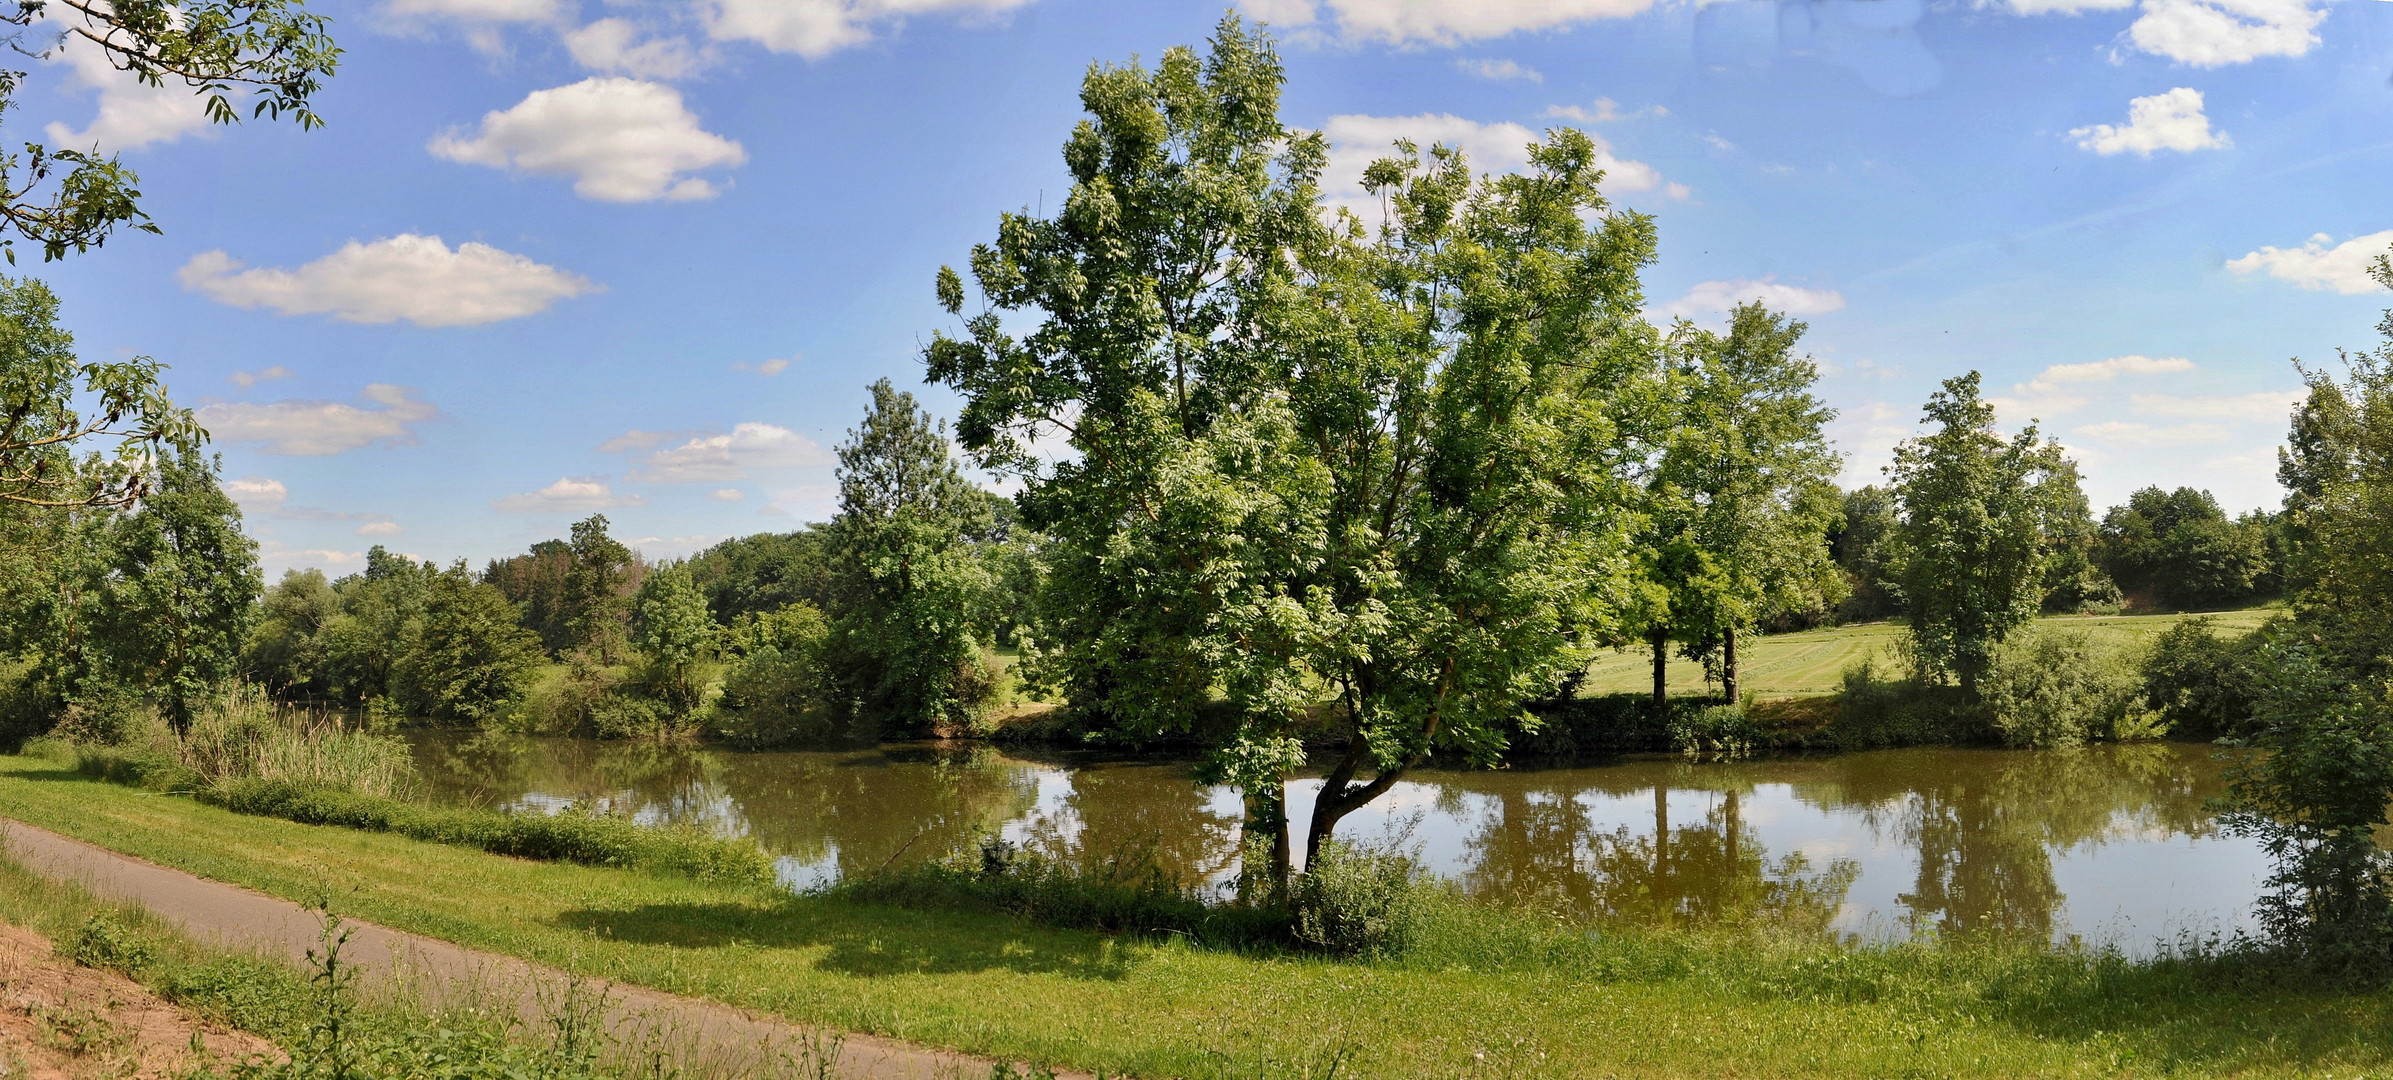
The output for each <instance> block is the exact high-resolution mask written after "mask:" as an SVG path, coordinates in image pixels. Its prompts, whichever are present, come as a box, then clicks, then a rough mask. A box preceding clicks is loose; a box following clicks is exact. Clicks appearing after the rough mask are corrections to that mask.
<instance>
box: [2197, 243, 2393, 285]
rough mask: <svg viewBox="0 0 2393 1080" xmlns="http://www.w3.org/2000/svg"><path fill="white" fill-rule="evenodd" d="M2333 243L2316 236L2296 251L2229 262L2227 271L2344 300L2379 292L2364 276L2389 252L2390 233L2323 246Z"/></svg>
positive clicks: (2265, 252)
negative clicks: (2258, 274) (2261, 274)
mask: <svg viewBox="0 0 2393 1080" xmlns="http://www.w3.org/2000/svg"><path fill="white" fill-rule="evenodd" d="M2334 243H2335V238H2334V237H2332V236H2329V235H2327V234H2325V233H2319V234H2318V235H2316V236H2313V237H2311V238H2310V242H2309V243H2306V244H2303V245H2302V246H2300V247H2297V248H2274V247H2264V248H2261V249H2260V250H2258V251H2255V252H2252V253H2251V254H2249V255H2246V256H2244V257H2243V258H2240V259H2229V260H2227V269H2229V270H2233V271H2235V272H2236V273H2238V274H2250V273H2254V272H2256V271H2266V272H2267V273H2268V276H2270V277H2273V278H2277V279H2280V280H2283V281H2290V282H2293V283H2294V284H2296V285H2299V286H2301V287H2302V288H2305V289H2322V290H2323V289H2333V290H2334V291H2336V292H2339V293H2342V294H2343V295H2345V296H2358V295H2360V294H2362V293H2369V292H2375V291H2376V290H2377V289H2378V288H2380V286H2378V285H2377V283H2376V279H2375V278H2372V277H2369V276H2368V268H2369V267H2371V266H2373V265H2375V263H2376V260H2377V258H2378V257H2380V256H2382V255H2384V254H2385V253H2386V249H2387V248H2393V229H2387V230H2385V231H2384V232H2379V233H2369V234H2368V235H2366V236H2355V237H2353V238H2351V239H2349V240H2346V241H2344V242H2342V243H2340V244H2335V246H2334V247H2328V246H2327V245H2328V244H2334Z"/></svg>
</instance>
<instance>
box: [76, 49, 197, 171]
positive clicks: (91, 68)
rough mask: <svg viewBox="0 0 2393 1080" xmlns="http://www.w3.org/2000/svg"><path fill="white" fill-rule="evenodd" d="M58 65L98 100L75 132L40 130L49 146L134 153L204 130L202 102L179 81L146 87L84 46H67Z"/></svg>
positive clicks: (106, 57) (99, 52) (96, 52)
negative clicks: (84, 124) (97, 105)
mask: <svg viewBox="0 0 2393 1080" xmlns="http://www.w3.org/2000/svg"><path fill="white" fill-rule="evenodd" d="M58 58H59V60H60V61H61V62H63V63H65V64H66V65H67V66H68V67H69V68H71V69H73V71H74V73H75V83H76V85H78V86H81V87H83V88H84V89H86V90H93V91H97V92H98V93H99V95H100V111H99V114H98V115H96V116H94V117H93V118H92V121H91V124H90V125H89V126H87V127H85V128H84V129H83V130H81V131H76V130H74V129H73V128H70V127H68V126H66V125H65V124H62V123H56V122H53V123H51V124H50V125H49V126H48V127H47V128H44V129H43V133H44V134H46V135H48V136H49V137H50V141H51V142H52V143H55V144H57V145H59V146H62V147H66V148H70V149H79V150H81V149H90V148H91V147H93V146H97V147H99V148H100V149H102V150H105V151H109V152H115V151H118V150H138V149H140V148H142V147H144V146H148V145H149V144H151V143H159V142H173V141H174V140H176V139H180V138H182V137H183V136H185V135H189V134H191V133H192V132H194V131H199V130H202V129H204V128H206V127H207V126H208V114H207V113H206V112H205V111H204V109H205V105H206V101H207V99H206V98H205V97H203V96H201V95H198V94H195V93H193V92H192V91H191V88H190V87H187V86H184V85H183V84H182V82H181V81H180V80H177V79H168V80H166V85H164V86H150V85H147V84H145V83H143V82H142V81H141V80H140V79H138V78H135V77H134V76H133V75H131V74H130V73H127V72H123V71H119V70H117V69H116V65H114V64H111V63H109V62H108V54H107V53H105V52H102V51H101V50H99V49H97V48H93V47H91V45H90V44H89V43H88V42H83V41H73V40H70V41H69V42H67V44H66V45H65V47H63V48H61V49H60V50H59V57H58Z"/></svg>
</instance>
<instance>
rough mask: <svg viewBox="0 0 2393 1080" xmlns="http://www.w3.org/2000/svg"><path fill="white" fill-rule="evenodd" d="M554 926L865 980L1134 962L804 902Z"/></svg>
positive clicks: (1087, 942)
mask: <svg viewBox="0 0 2393 1080" xmlns="http://www.w3.org/2000/svg"><path fill="white" fill-rule="evenodd" d="M556 923H557V925H559V926H562V927H566V928H569V929H573V930H579V931H581V932H583V933H588V934H593V935H596V936H600V937H605V938H611V939H613V940H616V941H624V942H631V943H634V944H641V945H662V946H668V947H671V948H677V949H717V948H724V947H727V946H734V945H737V946H743V947H746V948H751V949H788V950H793V951H808V952H815V955H814V956H813V957H812V958H811V962H812V964H813V966H814V967H816V968H820V969H822V970H826V971H836V972H840V973H842V974H847V975H856V976H861V977H865V978H879V977H884V976H891V975H945V974H963V973H970V972H980V971H1007V972H1014V973H1017V974H1026V975H1064V976H1068V977H1071V978H1077V979H1105V980H1112V979H1121V978H1124V977H1126V976H1127V975H1128V974H1129V973H1130V967H1131V965H1132V963H1133V962H1134V958H1133V957H1132V956H1130V955H1127V950H1125V949H1123V948H1122V947H1121V946H1120V945H1119V944H1118V943H1116V942H1114V941H1112V940H1110V939H1107V938H1105V937H1102V936H1100V935H1096V934H1089V933H1077V932H1072V931H1057V930H1048V929H1044V928H1041V927H1034V926H1028V925H1025V924H1023V923H1021V922H1018V921H1015V920H1012V919H1008V918H1004V917H1002V916H994V915H984V914H976V913H958V912H916V911H907V910H902V909H896V908H882V907H871V906H864V905H848V904H840V903H837V902H835V901H824V900H817V899H812V898H804V897H799V898H792V899H790V900H788V901H785V902H780V903H775V904H765V905H759V904H739V903H720V904H704V903H681V904H648V905H643V906H640V907H635V908H630V909H595V908H590V909H577V910H572V911H566V912H561V913H559V914H558V916H557V918H556ZM817 950H819V951H818V952H817Z"/></svg>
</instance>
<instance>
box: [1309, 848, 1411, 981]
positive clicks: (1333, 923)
mask: <svg viewBox="0 0 2393 1080" xmlns="http://www.w3.org/2000/svg"><path fill="white" fill-rule="evenodd" d="M1433 889H1434V886H1432V885H1431V884H1430V882H1429V879H1428V877H1427V876H1426V875H1425V874H1423V873H1422V871H1421V868H1420V865H1419V864H1418V863H1416V862H1414V861H1413V860H1412V859H1410V858H1407V857H1406V856H1404V855H1401V854H1398V853H1395V852H1387V851H1369V850H1365V849H1361V848H1356V847H1350V846H1348V845H1345V844H1340V843H1338V842H1336V841H1331V842H1329V843H1326V844H1323V845H1322V847H1321V854H1320V855H1319V857H1317V858H1315V859H1314V860H1313V862H1312V864H1311V865H1308V866H1307V867H1305V872H1304V874H1303V875H1302V876H1300V877H1298V878H1297V879H1296V882H1295V884H1294V886H1293V888H1292V889H1291V890H1290V891H1291V893H1292V894H1293V895H1292V897H1291V899H1292V901H1293V907H1294V908H1295V916H1296V940H1297V941H1299V942H1301V943H1303V944H1305V945H1308V946H1311V947H1313V948H1316V949H1319V950H1321V951H1323V952H1327V953H1330V954H1332V955H1336V956H1364V955H1389V954H1395V953H1401V952H1403V951H1404V950H1405V949H1406V948H1408V947H1410V946H1411V945H1412V943H1413V941H1414V939H1415V938H1416V937H1417V936H1418V934H1419V932H1420V929H1421V925H1422V921H1423V917H1424V915H1425V914H1426V913H1427V909H1428V906H1429V903H1430V898H1431V896H1432V891H1433Z"/></svg>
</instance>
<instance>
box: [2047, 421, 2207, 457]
mask: <svg viewBox="0 0 2393 1080" xmlns="http://www.w3.org/2000/svg"><path fill="white" fill-rule="evenodd" d="M2071 434H2073V435H2076V436H2077V437H2078V438H2081V439H2091V440H2093V441H2095V442H2098V443H2101V444H2103V445H2105V446H2108V447H2111V448H2113V449H2118V450H2151V449H2157V448H2159V447H2164V446H2191V445H2196V444H2202V443H2215V442H2217V441H2219V440H2220V439H2224V438H2227V437H2228V436H2229V434H2230V433H2229V432H2228V430H2227V429H2226V428H2225V427H2223V426H2221V425H2218V424H2170V425H2166V426H2155V425H2152V424H2145V423H2139V422H2137V421H2133V420H2105V421H2103V422H2102V423H2099V424H2087V425H2085V426H2083V427H2080V428H2077V429H2075V430H2074V431H2072V432H2071Z"/></svg>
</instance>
